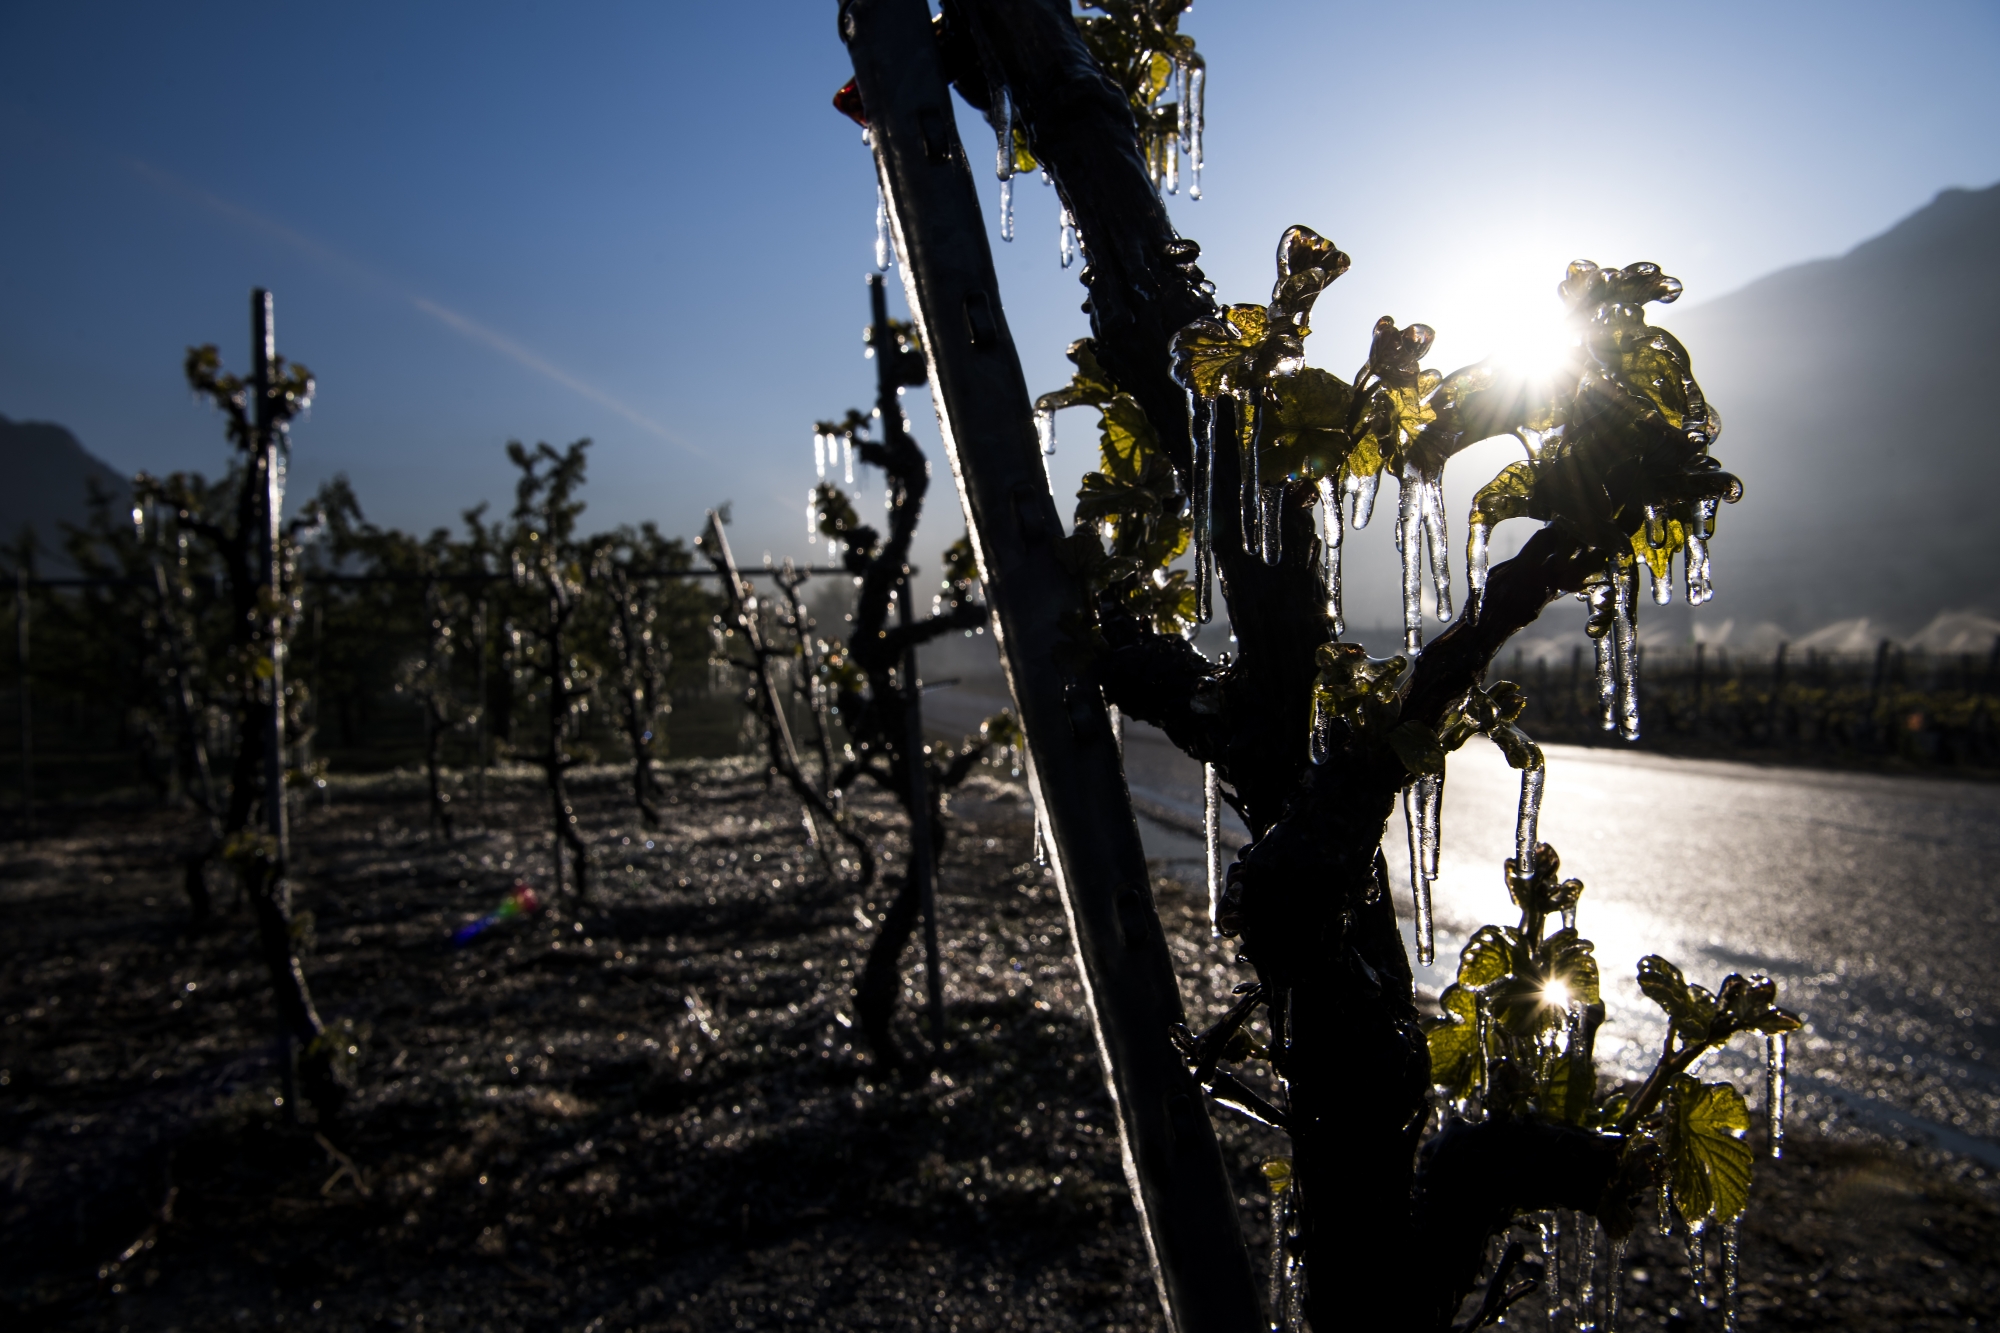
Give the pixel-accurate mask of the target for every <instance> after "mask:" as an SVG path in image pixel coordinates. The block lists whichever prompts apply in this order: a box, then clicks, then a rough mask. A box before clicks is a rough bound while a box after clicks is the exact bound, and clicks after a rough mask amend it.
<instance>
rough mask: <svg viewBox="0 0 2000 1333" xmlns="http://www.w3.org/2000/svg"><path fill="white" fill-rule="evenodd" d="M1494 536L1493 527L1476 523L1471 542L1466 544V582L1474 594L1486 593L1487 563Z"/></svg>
mask: <svg viewBox="0 0 2000 1333" xmlns="http://www.w3.org/2000/svg"><path fill="white" fill-rule="evenodd" d="M1492 536H1493V528H1492V525H1490V524H1487V523H1477V522H1475V523H1474V524H1473V525H1472V533H1471V537H1470V540H1468V541H1467V542H1466V546H1465V582H1466V586H1468V587H1470V588H1471V589H1472V591H1473V592H1474V593H1482V592H1485V591H1486V562H1487V556H1488V546H1489V545H1490V539H1491V538H1492Z"/></svg>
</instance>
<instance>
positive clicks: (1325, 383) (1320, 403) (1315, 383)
mask: <svg viewBox="0 0 2000 1333" xmlns="http://www.w3.org/2000/svg"><path fill="white" fill-rule="evenodd" d="M1353 396H1354V391H1353V388H1352V387H1351V386H1350V385H1349V384H1348V383H1347V381H1346V380H1343V379H1341V378H1340V377H1339V376H1338V375H1335V374H1332V373H1330V372H1328V371H1324V370H1320V369H1318V368H1316V367H1313V366H1307V367H1305V368H1303V369H1301V370H1300V371H1299V372H1298V373H1297V374H1294V375H1284V376H1280V377H1279V378H1277V379H1276V380H1274V381H1273V382H1272V385H1271V391H1270V393H1269V395H1268V396H1267V398H1266V407H1265V410H1266V411H1267V412H1269V413H1270V416H1269V418H1268V420H1267V421H1266V423H1265V426H1264V452H1263V454H1262V455H1261V456H1260V459H1259V468H1260V470H1261V472H1262V474H1263V475H1264V476H1265V477H1267V478H1269V477H1284V478H1286V479H1287V480H1290V481H1318V480H1319V479H1320V478H1321V477H1333V476H1338V475H1339V474H1340V471H1341V469H1342V467H1343V466H1345V464H1346V463H1347V459H1348V455H1349V454H1350V453H1351V452H1352V451H1353V449H1354V441H1353V439H1352V437H1350V436H1349V435H1348V433H1347V409H1348V404H1349V403H1350V401H1351V400H1352V398H1353Z"/></svg>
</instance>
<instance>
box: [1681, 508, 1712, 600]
mask: <svg viewBox="0 0 2000 1333" xmlns="http://www.w3.org/2000/svg"><path fill="white" fill-rule="evenodd" d="M1718 503H1719V501H1715V500H1697V501H1695V506H1694V522H1692V523H1691V524H1689V525H1688V538H1687V554H1686V555H1685V556H1684V557H1682V560H1683V567H1684V569H1685V571H1686V573H1687V595H1688V605H1689V606H1700V605H1701V604H1702V603H1703V602H1705V601H1707V600H1708V599H1709V598H1711V597H1713V596H1715V588H1714V585H1712V584H1711V583H1710V582H1709V578H1708V525H1709V524H1710V523H1712V522H1714V521H1715V509H1716V505H1717V504H1718Z"/></svg>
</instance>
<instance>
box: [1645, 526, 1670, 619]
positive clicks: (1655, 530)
mask: <svg viewBox="0 0 2000 1333" xmlns="http://www.w3.org/2000/svg"><path fill="white" fill-rule="evenodd" d="M1646 544H1647V545H1648V546H1650V547H1652V548H1653V550H1654V551H1655V552H1657V551H1659V550H1660V549H1661V548H1662V547H1664V546H1665V545H1666V544H1667V517H1666V511H1665V510H1663V509H1661V508H1660V506H1658V505H1647V506H1646ZM1646 569H1647V573H1649V574H1650V575H1651V576H1652V581H1653V605H1655V606H1670V605H1672V604H1673V600H1674V569H1673V562H1672V561H1671V560H1669V561H1668V563H1667V566H1666V572H1665V573H1662V572H1661V571H1660V568H1659V567H1658V566H1656V565H1654V564H1653V562H1652V561H1650V560H1649V561H1647V562H1646Z"/></svg>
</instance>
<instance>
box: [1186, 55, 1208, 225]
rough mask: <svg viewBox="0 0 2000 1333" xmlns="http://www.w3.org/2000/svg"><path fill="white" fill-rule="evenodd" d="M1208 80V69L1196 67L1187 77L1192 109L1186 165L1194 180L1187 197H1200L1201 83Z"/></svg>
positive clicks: (1189, 114) (1189, 117) (1189, 120)
mask: <svg viewBox="0 0 2000 1333" xmlns="http://www.w3.org/2000/svg"><path fill="white" fill-rule="evenodd" d="M1207 81H1208V71H1207V70H1205V69H1196V70H1195V71H1194V73H1193V75H1191V76H1190V77H1189V79H1188V100H1189V102H1191V103H1192V104H1193V109H1192V110H1191V111H1190V112H1189V113H1188V166H1189V167H1190V168H1192V170H1193V175H1194V181H1193V183H1192V184H1190V185H1189V186H1188V198H1190V199H1199V198H1201V130H1202V119H1203V117H1202V101H1203V85H1204V84H1206V83H1207Z"/></svg>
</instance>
